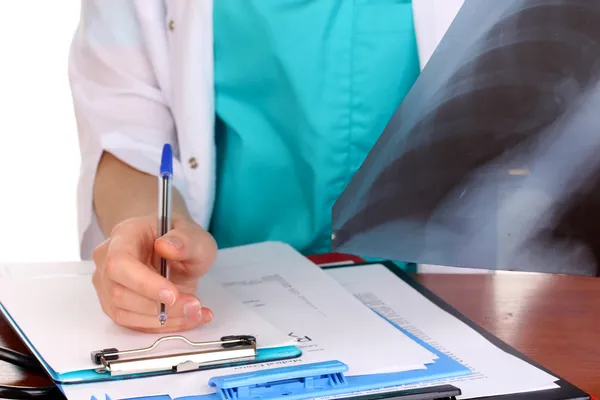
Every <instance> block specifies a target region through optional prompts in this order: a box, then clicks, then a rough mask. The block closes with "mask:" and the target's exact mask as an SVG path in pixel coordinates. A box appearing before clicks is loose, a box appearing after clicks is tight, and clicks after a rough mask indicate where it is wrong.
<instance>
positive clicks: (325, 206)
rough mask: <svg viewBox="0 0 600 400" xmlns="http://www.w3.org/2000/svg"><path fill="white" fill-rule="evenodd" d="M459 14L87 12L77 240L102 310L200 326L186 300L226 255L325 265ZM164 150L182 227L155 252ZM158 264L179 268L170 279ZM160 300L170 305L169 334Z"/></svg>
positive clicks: (393, 8) (368, 4)
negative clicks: (170, 155) (338, 209)
mask: <svg viewBox="0 0 600 400" xmlns="http://www.w3.org/2000/svg"><path fill="white" fill-rule="evenodd" d="M434 3H437V4H434ZM450 3H452V2H450ZM450 3H449V2H448V0H415V4H414V5H413V4H411V2H410V0H383V1H382V0H378V1H371V0H319V1H289V0H248V1H232V0H219V1H215V2H214V4H212V2H211V0H202V1H200V0H192V1H182V0H172V1H164V0H83V1H82V12H81V21H80V24H79V27H78V29H77V31H76V34H75V37H74V41H73V43H72V48H71V53H70V60H69V75H70V80H71V87H72V93H73V98H74V105H75V112H76V118H77V123H78V131H79V139H80V148H81V154H82V172H81V179H80V186H79V191H78V199H79V230H80V235H81V249H82V257H83V258H89V257H93V259H94V261H95V263H96V267H97V268H96V272H95V274H94V278H93V281H94V285H95V288H96V291H97V294H98V297H99V300H100V302H101V304H102V307H103V310H104V311H105V313H106V314H107V315H108V316H110V318H112V319H113V320H114V322H115V323H117V324H120V325H122V326H126V327H128V328H131V329H136V330H141V331H147V332H159V331H160V332H173V331H180V330H185V329H189V328H192V327H195V326H198V325H199V324H202V323H206V322H209V321H210V320H211V319H212V313H211V311H210V310H209V309H206V308H204V307H202V305H201V299H198V298H197V297H196V296H194V294H193V293H194V291H195V288H196V283H197V281H198V279H199V278H200V277H201V276H202V275H203V274H204V273H205V272H206V271H207V270H208V269H209V268H210V267H211V265H212V263H213V261H214V259H215V254H216V249H217V247H229V246H235V245H242V244H247V243H252V242H259V241H267V240H278V241H284V242H287V243H289V244H291V245H292V246H294V247H295V248H297V249H298V250H299V251H301V252H303V253H318V252H323V251H327V249H328V246H329V240H330V216H331V208H332V205H333V203H334V202H335V200H336V199H337V197H338V196H339V195H340V193H341V192H342V191H343V189H344V187H345V185H346V184H347V183H348V181H349V180H350V179H351V177H352V174H353V173H354V172H355V171H356V170H357V169H358V167H359V166H360V164H361V162H362V161H363V159H364V157H366V155H367V153H368V151H369V150H370V148H371V147H372V146H373V144H374V143H375V141H376V140H377V138H378V136H379V134H380V133H381V132H382V130H383V129H384V127H385V125H386V123H387V121H388V119H389V118H390V116H391V115H392V113H393V112H394V110H395V108H396V107H397V106H398V105H399V104H400V102H401V101H402V99H403V98H404V96H405V95H406V94H407V92H408V91H409V90H410V88H411V85H412V84H413V82H414V81H415V79H416V78H417V76H418V74H419V71H420V63H421V64H422V63H423V62H424V59H425V58H426V57H428V56H429V54H430V53H431V50H432V48H434V47H435V45H436V44H437V41H439V39H440V38H441V36H442V35H443V29H444V28H445V27H444V26H443V25H444V24H446V25H447V24H448V23H449V21H451V17H452V16H453V15H454V14H455V13H456V11H457V10H458V8H459V6H460V1H454V3H456V4H454V5H453V6H450V8H448V5H449V4H450ZM435 7H437V8H436V11H437V14H441V15H444V16H445V20H436V19H435V18H433V15H434V14H433V12H432V11H433V9H434V8H435ZM443 7H446V9H447V10H444V9H443ZM448 16H450V18H448ZM415 21H416V22H415ZM420 21H423V22H422V23H421V22H420ZM440 27H441V28H442V30H440ZM416 32H420V33H419V41H417V35H416ZM440 32H442V33H441V34H440ZM418 44H419V45H420V47H418ZM164 143H171V144H172V145H173V147H174V149H175V152H176V164H175V166H174V168H175V188H176V190H175V191H174V218H173V223H174V229H173V230H172V231H171V232H170V233H169V234H167V235H166V236H165V237H163V238H157V234H156V228H155V225H156V220H157V216H156V213H157V179H156V173H157V171H158V169H159V163H160V153H161V149H162V147H163V144H164ZM153 252H155V253H156V254H159V255H162V256H164V257H166V258H168V259H169V260H171V262H172V271H173V272H172V276H171V280H170V281H167V280H165V279H163V278H162V277H161V276H160V275H159V274H158V273H157V272H156V270H155V269H154V268H153V267H151V266H152V265H153V263H152V260H153ZM149 266H150V267H149ZM159 301H162V302H165V303H167V304H169V305H170V306H171V307H170V313H169V318H168V320H167V323H166V324H165V326H164V327H161V326H160V323H159V321H158V318H157V303H158V302H159Z"/></svg>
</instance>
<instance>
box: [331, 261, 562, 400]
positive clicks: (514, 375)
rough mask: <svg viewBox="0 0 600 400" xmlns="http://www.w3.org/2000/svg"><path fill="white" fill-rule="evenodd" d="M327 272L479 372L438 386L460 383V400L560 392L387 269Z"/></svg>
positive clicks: (374, 267)
mask: <svg viewBox="0 0 600 400" xmlns="http://www.w3.org/2000/svg"><path fill="white" fill-rule="evenodd" d="M327 273H328V274H329V275H330V276H332V277H333V278H334V279H335V280H337V281H338V282H339V283H340V284H341V285H342V286H344V287H345V288H346V289H347V290H348V291H349V292H351V293H353V294H354V295H355V296H356V297H357V298H358V299H359V300H360V301H362V302H363V303H364V304H365V305H367V306H369V307H370V308H372V309H373V310H375V311H377V312H378V313H380V314H381V315H383V316H384V317H386V318H388V319H389V320H391V321H392V322H394V323H396V324H397V325H398V326H401V327H402V328H404V329H406V330H407V331H409V332H410V333H412V334H413V335H415V336H417V337H419V338H420V339H422V340H423V341H425V342H427V343H429V344H430V345H432V346H434V347H436V348H438V349H439V350H440V351H442V352H444V353H445V354H447V355H448V356H450V357H452V358H454V359H456V360H458V361H459V362H461V363H462V364H463V365H465V366H467V367H469V368H470V369H471V370H472V371H474V373H473V374H471V375H467V376H463V377H457V378H452V379H447V380H441V381H437V382H436V383H435V384H445V383H449V384H455V385H456V386H457V387H460V389H461V390H462V393H463V395H462V396H460V398H473V397H480V396H491V395H502V394H511V393H518V392H528V391H535V390H542V389H552V388H557V387H558V386H557V385H556V384H555V383H554V382H555V381H556V378H555V377H553V376H551V375H549V374H547V373H546V372H544V371H542V370H540V369H538V368H535V367H533V366H531V365H530V364H528V363H526V362H524V361H523V360H521V359H519V358H517V357H514V356H512V355H510V354H508V353H506V352H505V351H503V350H501V349H500V348H498V347H496V346H495V345H493V344H492V343H490V342H489V341H488V340H487V339H486V338H485V337H483V336H482V335H481V334H479V333H478V332H477V331H475V330H474V329H472V328H471V327H469V326H468V325H467V324H465V323H464V322H462V321H460V320H459V319H457V318H455V317H454V316H452V315H451V314H449V313H447V312H446V311H444V310H442V309H441V308H439V307H438V306H437V305H435V304H434V303H433V302H431V301H430V300H428V299H427V298H426V297H424V296H423V295H421V294H420V293H419V292H417V291H416V290H415V289H413V288H412V287H411V286H410V285H408V284H407V283H406V282H404V281H402V280H401V279H399V278H398V277H396V276H395V275H394V274H393V273H392V272H391V271H389V270H388V269H387V268H386V267H385V266H383V265H379V264H375V265H368V266H356V267H345V268H340V269H335V268H334V269H330V270H327ZM474 301H476V299H474ZM431 385H432V384H431V383H429V384H422V385H407V386H405V387H406V388H411V387H419V386H431Z"/></svg>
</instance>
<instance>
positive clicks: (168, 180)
mask: <svg viewBox="0 0 600 400" xmlns="http://www.w3.org/2000/svg"><path fill="white" fill-rule="evenodd" d="M172 184H173V149H172V148H171V145H169V144H165V145H164V147H163V152H162V158H161V162H160V175H159V177H158V191H159V193H158V235H159V237H161V236H163V235H165V234H166V233H167V232H168V231H169V230H171V208H172V204H171V193H172ZM160 274H161V275H162V276H163V277H165V278H167V279H169V265H168V263H167V260H165V259H164V258H162V257H161V258H160ZM158 320H159V321H160V324H161V326H163V325H164V324H165V322H167V305H166V304H164V303H162V302H161V303H160V313H159V314H158Z"/></svg>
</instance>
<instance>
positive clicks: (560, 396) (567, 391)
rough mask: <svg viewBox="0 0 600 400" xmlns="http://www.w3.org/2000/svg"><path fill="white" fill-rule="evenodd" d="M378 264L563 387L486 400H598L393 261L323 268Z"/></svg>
mask: <svg viewBox="0 0 600 400" xmlns="http://www.w3.org/2000/svg"><path fill="white" fill-rule="evenodd" d="M338 259H339V257H338ZM320 261H322V260H320ZM375 264H377V265H383V266H385V267H386V268H387V269H388V270H389V271H391V272H392V273H393V274H394V275H395V276H396V277H398V279H401V280H402V281H404V282H406V283H407V284H408V285H410V286H411V287H412V288H413V289H415V290H416V291H417V292H419V293H420V294H421V295H423V296H424V297H425V298H427V299H428V300H430V301H431V302H433V303H434V304H435V305H437V306H438V307H439V308H441V309H442V310H444V311H446V312H447V313H449V314H451V315H452V316H453V317H455V318H457V319H458V320H460V321H462V322H463V323H465V324H466V325H468V326H469V327H471V328H472V329H473V330H475V331H476V332H478V333H479V334H481V335H482V336H483V337H485V338H486V339H487V340H489V341H490V342H491V343H492V344H493V345H495V346H496V347H498V348H500V349H501V350H503V351H505V352H507V353H509V354H511V355H513V356H515V357H517V358H519V359H521V360H523V361H525V362H526V363H528V364H530V365H532V366H534V367H536V368H539V369H540V370H542V371H545V372H547V373H549V374H551V375H553V376H556V377H557V378H558V380H557V381H555V383H556V384H557V385H558V386H559V388H557V389H553V390H550V391H538V392H526V393H515V394H510V395H502V396H493V397H486V398H485V399H495V398H498V399H502V400H589V399H591V400H594V398H593V397H591V396H590V395H589V394H587V393H586V392H584V391H583V390H581V389H579V388H578V387H576V386H575V385H573V384H572V383H570V382H569V381H567V380H565V379H563V378H561V377H559V376H557V374H555V373H553V372H552V371H550V370H549V369H547V368H545V367H544V366H542V365H540V364H539V363H537V362H535V361H533V360H532V359H530V358H529V357H527V356H525V355H524V354H522V353H521V352H519V351H517V350H516V349H515V348H513V347H512V346H510V345H508V344H507V343H505V342H503V341H502V340H500V339H498V338H497V337H496V336H494V335H492V334H491V333H489V332H488V331H486V330H485V329H483V328H482V327H481V326H479V325H477V324H476V323H474V322H473V321H471V320H470V319H468V318H467V317H466V316H465V315H464V314H462V313H461V312H459V311H458V310H456V309H455V308H454V307H452V306H451V305H450V304H448V303H447V302H445V301H444V300H443V299H441V298H440V297H439V296H437V295H436V294H435V293H433V292H432V291H430V290H429V289H427V288H426V287H424V286H423V285H421V284H420V283H419V282H418V281H417V280H416V279H414V278H413V277H412V276H410V275H409V274H407V273H406V272H404V271H402V270H401V269H400V268H398V266H397V265H395V264H394V263H393V262H390V261H356V259H352V261H351V262H349V263H345V264H344V263H339V262H338V263H336V264H335V265H323V266H321V268H322V269H324V270H327V269H336V268H351V267H357V266H368V265H375ZM457 386H459V387H460V385H457Z"/></svg>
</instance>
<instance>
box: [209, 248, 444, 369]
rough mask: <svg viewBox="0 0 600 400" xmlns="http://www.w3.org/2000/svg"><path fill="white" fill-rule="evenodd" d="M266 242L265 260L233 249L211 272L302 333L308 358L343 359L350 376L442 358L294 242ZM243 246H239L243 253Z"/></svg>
mask: <svg viewBox="0 0 600 400" xmlns="http://www.w3.org/2000/svg"><path fill="white" fill-rule="evenodd" d="M263 246H265V247H268V249H269V253H270V256H269V257H266V258H265V259H264V261H262V262H260V263H257V264H251V263H248V262H245V263H239V262H235V260H232V259H234V258H235V257H234V256H235V252H230V253H228V254H227V258H226V259H223V260H221V259H218V260H217V263H216V264H215V266H214V267H213V268H212V269H211V271H210V272H209V276H210V277H212V278H213V279H215V280H217V281H219V282H221V283H222V284H223V286H224V288H225V289H227V291H228V292H229V293H232V294H233V295H235V296H237V297H238V298H239V299H240V300H242V301H243V302H244V303H245V304H246V305H248V306H250V307H252V309H254V310H255V311H256V312H258V313H259V314H260V315H261V316H262V317H263V318H265V319H266V320H267V321H269V322H271V323H272V324H274V325H276V326H277V327H278V328H279V329H281V330H283V331H284V332H286V333H288V334H289V335H290V337H292V338H296V340H297V343H296V346H298V347H300V348H301V349H302V350H303V353H304V355H303V358H305V359H306V360H310V361H311V362H314V361H323V360H331V359H332V358H333V359H337V360H340V361H343V362H344V363H346V364H348V366H349V370H348V372H347V375H349V376H350V375H362V374H374V373H384V372H397V371H406V370H410V369H417V368H424V367H423V366H424V365H425V364H430V363H431V362H432V360H434V359H435V358H436V356H435V354H433V353H431V352H430V351H428V350H427V349H425V348H423V347H422V346H421V345H419V344H418V343H416V342H414V341H413V340H412V339H410V338H409V337H408V336H407V335H405V334H404V333H403V332H402V331H400V330H398V329H397V328H395V327H394V326H392V325H391V324H389V323H388V322H387V321H385V320H383V319H382V318H381V317H379V316H377V315H376V314H375V313H373V312H372V311H371V310H369V309H368V308H367V307H365V306H364V305H363V304H362V303H361V302H360V301H358V300H357V299H356V298H355V297H354V296H353V295H352V294H351V293H349V292H348V291H347V290H345V289H344V288H343V287H342V286H341V285H340V284H339V283H337V282H336V281H335V280H334V279H331V277H330V276H328V275H327V274H326V273H325V272H324V271H323V270H322V269H321V268H319V267H318V266H316V265H315V264H313V263H312V262H310V261H309V260H308V259H306V258H305V257H303V256H302V255H300V254H299V253H297V252H295V251H294V250H291V248H290V247H288V246H286V245H283V244H279V243H268V244H266V245H263ZM243 250H244V249H243V248H240V249H238V250H237V253H238V255H239V256H240V257H242V258H241V259H243V256H244V251H243ZM357 348H360V350H359V351H356V350H353V349H357Z"/></svg>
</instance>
